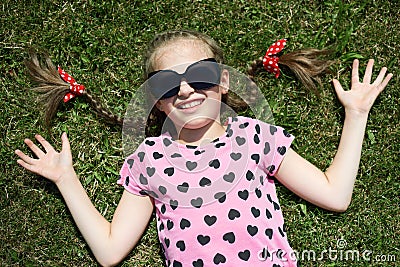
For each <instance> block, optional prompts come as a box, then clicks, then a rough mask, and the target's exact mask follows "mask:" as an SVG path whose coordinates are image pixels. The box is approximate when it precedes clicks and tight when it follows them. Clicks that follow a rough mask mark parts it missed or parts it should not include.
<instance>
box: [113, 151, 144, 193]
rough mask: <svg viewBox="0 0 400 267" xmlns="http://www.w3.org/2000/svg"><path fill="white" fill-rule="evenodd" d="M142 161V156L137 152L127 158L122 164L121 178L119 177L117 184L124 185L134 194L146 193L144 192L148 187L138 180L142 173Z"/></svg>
mask: <svg viewBox="0 0 400 267" xmlns="http://www.w3.org/2000/svg"><path fill="white" fill-rule="evenodd" d="M139 153H140V152H139ZM140 163H141V162H140V158H139V157H138V153H137V152H135V153H134V154H132V155H130V156H129V157H128V158H126V159H125V162H124V164H123V165H122V168H121V171H120V178H119V179H118V181H117V184H119V185H122V186H123V187H124V188H125V190H127V191H128V192H130V193H132V194H135V195H139V196H143V195H145V193H144V192H146V191H147V188H145V186H144V185H142V184H141V183H139V182H138V179H139V177H140V175H141V171H140V166H141V164H140Z"/></svg>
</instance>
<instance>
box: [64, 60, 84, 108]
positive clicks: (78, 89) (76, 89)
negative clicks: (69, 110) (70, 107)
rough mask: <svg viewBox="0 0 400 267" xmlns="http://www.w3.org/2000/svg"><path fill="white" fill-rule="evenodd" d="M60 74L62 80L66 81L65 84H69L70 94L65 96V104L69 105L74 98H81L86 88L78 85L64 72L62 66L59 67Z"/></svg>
mask: <svg viewBox="0 0 400 267" xmlns="http://www.w3.org/2000/svg"><path fill="white" fill-rule="evenodd" d="M58 73H60V76H61V78H62V79H63V80H64V82H66V83H69V84H70V86H69V92H68V93H66V94H65V96H64V103H67V102H68V101H70V100H71V99H72V98H74V97H76V96H81V95H82V94H83V91H85V86H83V85H81V84H79V83H77V82H76V81H75V79H74V78H72V76H71V75H69V74H68V73H66V72H65V71H63V70H62V69H61V68H60V66H58Z"/></svg>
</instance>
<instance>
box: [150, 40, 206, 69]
mask: <svg viewBox="0 0 400 267" xmlns="http://www.w3.org/2000/svg"><path fill="white" fill-rule="evenodd" d="M209 57H213V55H212V52H211V50H210V49H209V48H208V47H207V46H206V44H204V43H203V42H201V41H199V40H176V41H174V42H171V43H169V44H167V45H166V46H164V47H162V48H160V49H159V50H158V51H156V55H155V57H154V70H163V69H172V70H175V71H177V72H184V71H185V69H186V67H187V66H188V65H190V64H192V63H193V62H196V61H199V60H202V59H206V58H209Z"/></svg>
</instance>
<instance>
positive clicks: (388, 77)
mask: <svg viewBox="0 0 400 267" xmlns="http://www.w3.org/2000/svg"><path fill="white" fill-rule="evenodd" d="M392 77H393V74H392V73H389V74H388V75H387V76H386V78H385V79H384V80H383V82H382V83H381V84H380V85H379V86H378V90H379V92H382V91H383V89H385V87H386V85H387V84H388V83H389V81H390V79H392Z"/></svg>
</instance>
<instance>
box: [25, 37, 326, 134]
mask: <svg viewBox="0 0 400 267" xmlns="http://www.w3.org/2000/svg"><path fill="white" fill-rule="evenodd" d="M186 40H193V41H196V42H199V44H200V45H204V48H205V49H206V50H207V51H209V52H210V53H211V55H210V56H211V57H213V58H214V59H215V60H216V61H217V62H218V63H219V64H223V63H224V55H223V51H222V49H221V48H220V47H219V46H218V44H217V43H216V42H215V41H214V40H213V39H212V38H210V37H209V36H207V35H205V34H202V33H200V32H197V31H192V30H175V31H166V32H163V33H160V34H157V35H156V36H155V37H154V39H153V40H152V41H151V42H150V43H149V45H148V48H147V51H146V53H145V56H144V62H143V70H144V73H143V74H144V79H145V80H146V79H147V76H148V74H149V73H150V72H152V71H154V70H155V66H156V62H155V60H156V55H157V53H158V52H159V51H161V50H162V49H163V48H164V47H167V46H168V45H170V44H173V43H175V42H179V41H186ZM329 54H330V52H329V51H327V50H318V49H314V48H309V49H302V50H297V51H294V52H290V53H285V54H283V55H282V56H281V57H280V59H279V65H280V67H282V68H283V70H289V71H290V72H292V73H293V74H294V75H295V76H296V77H297V78H298V80H300V82H301V83H302V84H303V85H304V86H305V87H306V88H307V89H309V90H311V91H314V92H316V93H317V94H318V90H317V84H321V80H320V76H321V75H322V74H324V73H326V72H328V71H329V67H330V66H331V65H332V64H333V61H330V60H326V59H324V57H326V56H328V55H329ZM25 65H26V67H27V68H28V72H29V74H30V76H31V78H32V80H33V81H34V82H35V83H36V86H35V87H34V88H32V89H33V90H35V91H37V92H39V93H41V94H42V95H41V96H40V100H41V102H42V103H43V106H44V111H45V112H44V113H45V124H46V126H49V125H50V122H51V119H52V117H53V116H54V114H55V113H56V111H57V109H58V107H59V105H60V104H61V101H62V100H63V98H64V96H65V94H66V93H67V92H68V91H69V84H68V83H66V82H64V81H63V80H62V79H61V77H60V75H59V74H58V71H57V70H56V68H55V66H54V64H53V63H52V62H51V60H50V58H49V57H48V55H44V63H42V64H41V63H40V62H39V60H38V57H37V54H36V53H31V54H30V58H29V59H27V60H25ZM262 69H263V65H262V57H261V58H259V59H257V60H254V61H253V62H252V63H251V65H250V67H249V68H248V76H249V78H250V79H251V80H252V81H253V83H252V86H250V87H249V92H248V94H247V96H246V97H247V98H246V101H243V100H242V99H240V98H239V97H237V96H236V95H235V94H234V93H232V92H231V91H228V94H224V95H223V96H222V101H223V102H224V103H226V104H227V105H228V106H230V107H231V108H232V109H233V110H234V111H235V112H240V111H243V110H246V109H247V108H248V107H249V106H248V103H249V104H250V103H251V100H252V97H253V96H256V95H257V88H256V85H255V83H254V78H255V75H256V74H257V72H259V71H260V70H262ZM147 95H150V94H149V93H148V94H147ZM82 97H84V98H85V99H86V101H88V102H89V104H90V105H91V106H92V107H93V109H94V110H95V112H96V113H97V114H98V115H99V116H100V117H102V118H104V119H105V120H106V121H107V122H109V123H112V124H119V125H122V124H123V122H124V120H123V119H122V118H120V117H119V116H117V115H115V114H113V113H112V112H110V111H109V110H108V109H107V108H105V107H104V106H103V105H102V104H101V102H100V101H99V100H98V99H97V98H96V97H95V96H93V95H92V94H91V93H90V90H88V89H86V90H85V91H84V93H83V95H82ZM253 98H254V97H253ZM166 119H167V118H166V115H165V113H164V112H161V111H160V110H158V109H157V108H156V107H155V106H153V107H152V109H151V112H150V114H149V116H148V118H135V119H134V120H135V121H133V120H132V118H129V120H130V121H129V122H128V121H125V122H124V123H129V125H132V126H134V125H138V124H137V123H140V124H144V123H145V124H146V127H145V135H146V136H158V135H159V134H160V133H161V128H162V126H163V124H164V122H165V120H166Z"/></svg>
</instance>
